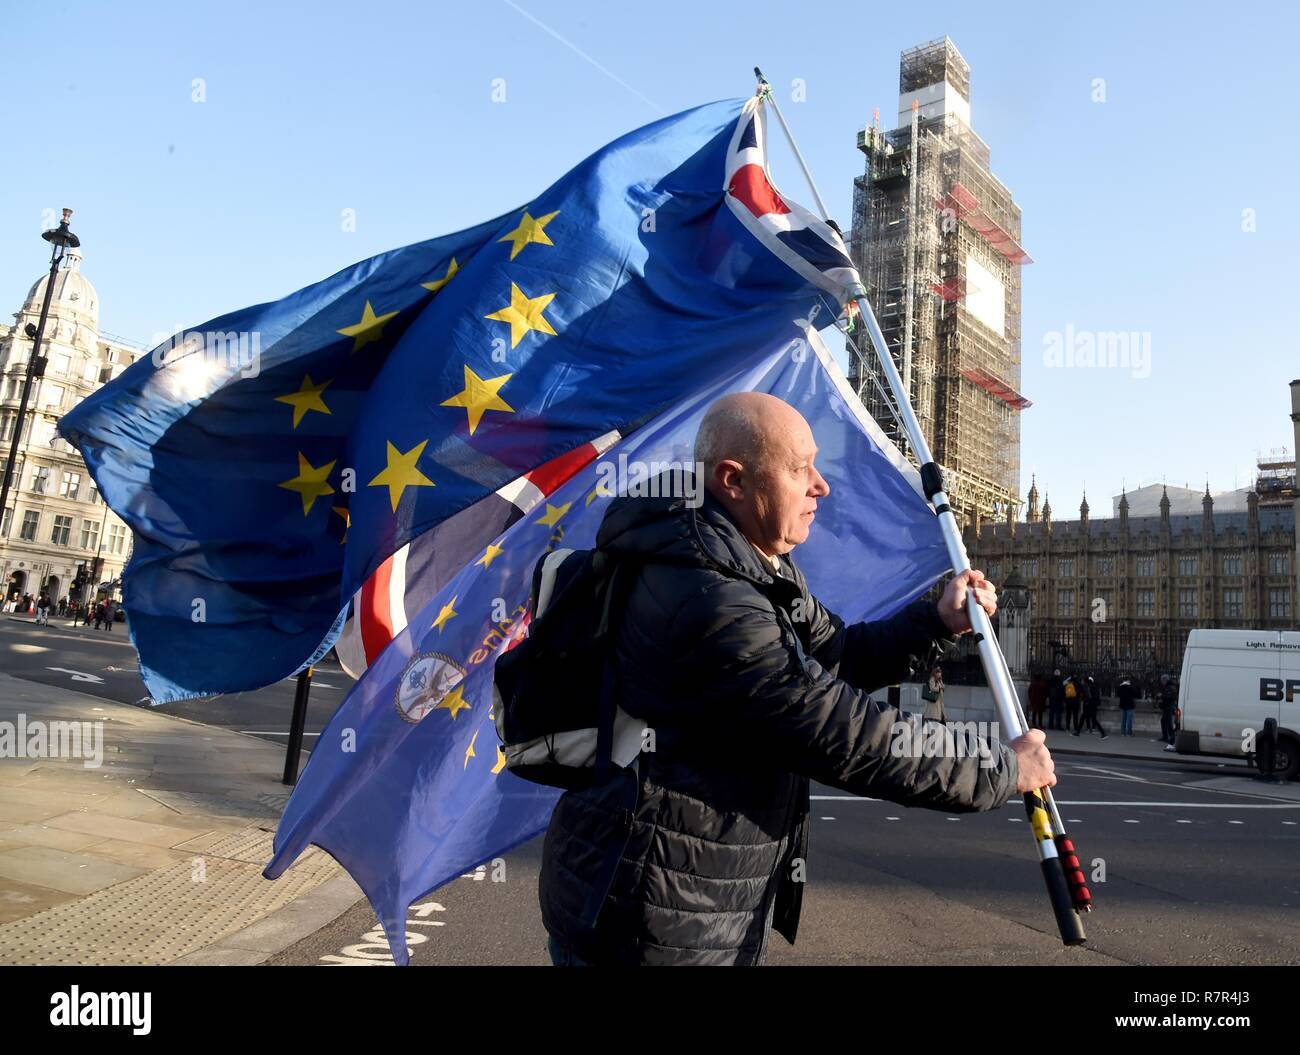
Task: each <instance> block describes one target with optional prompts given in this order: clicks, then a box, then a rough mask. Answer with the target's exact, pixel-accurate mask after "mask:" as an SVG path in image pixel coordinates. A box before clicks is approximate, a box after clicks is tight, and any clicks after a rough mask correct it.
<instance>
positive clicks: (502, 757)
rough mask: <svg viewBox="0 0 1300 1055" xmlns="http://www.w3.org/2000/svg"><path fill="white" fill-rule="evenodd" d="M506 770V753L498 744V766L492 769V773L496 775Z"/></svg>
mask: <svg viewBox="0 0 1300 1055" xmlns="http://www.w3.org/2000/svg"><path fill="white" fill-rule="evenodd" d="M505 768H506V753H505V752H504V751H502V750H501V745H500V744H497V764H496V765H495V766H493V767H492V773H493V774H494V775H495V774H497V773H500V772H501V770H503V769H505Z"/></svg>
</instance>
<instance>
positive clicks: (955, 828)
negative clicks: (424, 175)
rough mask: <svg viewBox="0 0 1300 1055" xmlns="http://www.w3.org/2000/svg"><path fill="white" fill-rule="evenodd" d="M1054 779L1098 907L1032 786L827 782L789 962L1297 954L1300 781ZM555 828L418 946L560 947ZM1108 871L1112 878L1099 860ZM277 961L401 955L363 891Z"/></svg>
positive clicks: (1267, 958) (438, 922)
mask: <svg viewBox="0 0 1300 1055" xmlns="http://www.w3.org/2000/svg"><path fill="white" fill-rule="evenodd" d="M1058 773H1059V777H1060V786H1059V788H1058V791H1059V794H1058V796H1057V799H1058V804H1059V805H1060V808H1061V812H1062V815H1063V817H1064V818H1065V820H1066V826H1067V829H1068V830H1069V832H1070V834H1071V836H1072V837H1073V839H1074V841H1075V844H1076V846H1077V847H1078V849H1079V851H1080V857H1081V860H1082V861H1083V863H1084V868H1085V871H1087V872H1088V873H1089V874H1090V877H1091V882H1090V887H1091V890H1092V892H1093V896H1094V898H1095V902H1096V909H1095V911H1094V912H1092V913H1091V914H1090V915H1089V916H1088V917H1087V918H1086V926H1087V930H1088V937H1089V941H1088V944H1087V945H1086V946H1084V947H1081V948H1070V949H1067V948H1064V947H1063V946H1062V945H1061V943H1060V940H1059V938H1058V937H1057V934H1056V929H1055V924H1054V922H1053V919H1052V915H1051V910H1050V908H1049V905H1048V902H1047V897H1046V893H1045V891H1044V889H1043V884H1042V879H1041V874H1040V872H1039V868H1038V865H1037V863H1036V857H1035V853H1034V850H1033V847H1032V845H1031V841H1030V835H1029V831H1028V823H1027V821H1026V820H1025V817H1024V810H1023V807H1022V806H1021V805H1020V803H1019V801H1018V800H1017V802H1015V803H1014V804H1008V805H1007V806H1006V807H1004V808H1003V809H1001V810H999V811H997V812H995V813H991V814H963V815H961V816H960V817H957V816H955V815H946V814H943V813H936V812H931V811H927V810H910V809H905V808H902V807H899V806H896V805H894V804H892V803H888V802H883V801H872V800H867V799H859V798H854V797H851V796H847V797H846V796H842V795H841V794H840V793H838V792H836V791H834V790H832V789H828V788H823V787H817V786H815V787H814V789H813V794H814V796H815V798H814V800H813V804H812V806H813V831H812V835H811V838H810V846H809V852H808V883H809V886H808V890H807V892H806V895H805V898H804V912H803V918H802V920H801V923H800V929H799V935H798V941H797V943H796V944H795V945H794V946H793V947H792V946H790V945H788V944H787V943H786V942H785V940H784V939H782V938H780V937H778V936H775V935H774V936H773V939H772V945H771V953H770V956H769V962H770V963H771V964H773V965H781V964H833V963H857V964H972V965H974V964H990V965H992V964H1057V963H1075V964H1096V965H1106V964H1124V963H1127V964H1193V965H1236V964H1255V963H1270V964H1296V963H1300V869H1298V868H1297V867H1296V865H1297V861H1300V786H1297V785H1294V784H1293V785H1290V786H1289V787H1288V788H1285V789H1281V790H1278V789H1273V788H1269V787H1266V786H1264V785H1261V784H1259V783H1257V782H1255V781H1253V780H1252V779H1251V778H1250V777H1249V776H1248V775H1247V771H1246V770H1245V769H1244V767H1230V768H1223V767H1220V766H1218V765H1216V764H1215V763H1213V762H1209V763H1205V764H1200V763H1188V762H1185V761H1182V762H1180V761H1175V760H1170V761H1168V762H1165V761H1152V762H1138V761H1127V760H1118V759H1104V758H1095V757H1080V756H1074V757H1069V758H1067V757H1064V756H1062V757H1061V758H1060V759H1059V760H1058ZM540 859H541V839H540V838H538V839H535V840H533V841H532V842H531V843H529V844H527V845H525V846H523V847H521V848H519V849H518V850H516V851H514V852H513V853H511V854H510V855H508V856H507V857H506V858H505V859H504V861H505V866H504V881H494V879H493V875H492V871H493V867H492V866H488V867H486V868H483V869H480V870H479V871H478V874H477V875H471V876H464V877H461V878H458V879H455V880H453V881H452V882H450V883H449V884H447V885H445V886H444V887H443V888H441V889H440V890H438V891H436V892H434V893H433V894H431V895H429V896H428V897H426V898H424V899H423V900H422V901H421V902H420V903H419V904H418V905H417V906H416V907H414V908H413V910H412V912H411V914H410V915H409V916H408V921H409V926H408V939H407V940H408V944H409V945H410V946H411V947H412V963H413V964H414V965H416V966H420V965H449V964H546V963H549V962H550V961H549V957H548V956H547V955H546V952H545V939H546V935H545V932H544V930H543V928H542V924H541V917H540V911H539V909H538V906H537V874H538V868H539V865H540ZM1103 877H1104V878H1103ZM271 962H272V963H285V964H318V965H322V966H363V965H367V964H375V965H380V964H389V963H391V960H390V959H389V957H388V955H387V946H386V945H385V943H384V941H383V938H382V936H380V935H379V933H378V931H377V930H376V929H375V916H374V913H373V912H372V911H371V910H370V908H369V906H368V905H367V904H365V903H364V902H363V903H361V904H359V905H357V906H356V907H354V908H353V909H351V910H350V911H349V912H347V913H345V914H344V915H343V916H341V917H340V918H339V919H338V920H336V921H335V922H334V923H333V924H331V925H330V926H328V927H325V928H324V929H322V930H320V931H318V932H317V933H316V934H314V935H312V936H311V937H310V938H307V939H305V940H303V941H301V942H299V943H298V944H296V945H294V946H292V947H291V948H289V949H287V950H286V951H285V952H284V953H282V954H280V955H279V956H278V957H276V958H275V959H274V960H272V961H271Z"/></svg>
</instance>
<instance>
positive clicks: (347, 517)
mask: <svg viewBox="0 0 1300 1055" xmlns="http://www.w3.org/2000/svg"><path fill="white" fill-rule="evenodd" d="M330 509H331V511H333V512H335V513H337V514H338V515H339V516H341V517H342V518H343V537H342V538H341V539H339V545H340V546H341V545H343V543H345V542H347V540H348V528H350V527H351V526H352V512H351V511H350V510H349V509H348V507H347V506H330Z"/></svg>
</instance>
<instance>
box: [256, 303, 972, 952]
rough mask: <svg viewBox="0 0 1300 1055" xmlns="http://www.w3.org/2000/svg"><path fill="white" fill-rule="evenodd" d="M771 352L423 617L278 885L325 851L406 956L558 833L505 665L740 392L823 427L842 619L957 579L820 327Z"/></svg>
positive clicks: (515, 539)
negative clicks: (545, 563) (572, 564)
mask: <svg viewBox="0 0 1300 1055" xmlns="http://www.w3.org/2000/svg"><path fill="white" fill-rule="evenodd" d="M799 321H800V322H802V321H803V320H799ZM756 351H757V352H758V353H759V354H758V355H757V356H756V357H755V361H754V362H753V363H752V365H749V366H746V367H743V368H739V369H733V370H732V371H731V372H730V373H728V374H724V375H722V376H721V377H719V378H718V379H716V380H714V381H712V382H708V383H702V384H700V385H699V386H698V387H697V388H696V390H695V391H694V392H692V393H691V394H690V395H689V396H688V397H687V398H685V399H683V400H682V401H680V402H679V403H678V404H677V405H675V406H674V407H672V408H670V409H669V410H667V411H665V412H664V413H663V414H661V415H659V416H657V417H656V418H655V419H653V420H652V421H650V422H648V423H647V424H645V425H644V426H642V427H641V428H639V429H637V430H635V431H634V432H633V433H632V434H631V435H630V436H628V437H627V438H626V439H624V440H623V441H622V442H621V443H620V444H618V445H617V446H616V447H614V448H613V449H611V450H609V451H606V452H605V453H604V454H603V455H602V456H601V457H600V458H599V459H598V460H597V461H596V462H594V463H591V464H589V465H587V466H586V467H585V468H583V469H582V470H580V471H579V472H578V473H576V474H575V475H574V476H573V477H572V478H571V479H570V480H569V481H568V482H566V483H565V484H563V485H562V486H561V487H560V488H558V489H557V490H556V491H555V492H554V493H553V494H552V495H549V496H547V498H546V500H545V502H544V503H543V504H542V505H541V506H539V507H538V508H537V509H535V510H533V511H532V512H531V513H529V514H528V515H527V516H525V517H524V518H523V519H522V520H520V521H518V522H517V523H515V524H514V525H512V526H511V527H510V528H508V529H507V530H506V531H505V532H504V533H503V534H502V535H501V536H500V537H498V538H496V539H493V540H492V541H490V542H488V543H487V544H486V545H485V546H484V547H483V550H482V552H481V553H480V554H479V555H478V558H477V559H476V560H474V561H472V562H470V563H469V564H467V566H466V567H465V568H464V569H463V570H462V571H461V572H460V573H459V574H458V575H456V576H455V577H454V578H452V580H451V581H450V582H448V583H447V584H446V585H445V586H444V587H443V588H442V589H441V590H440V591H439V592H438V594H437V595H436V596H434V597H433V598H432V599H430V601H429V603H428V604H427V605H426V606H425V607H424V609H423V610H422V611H420V612H419V613H418V614H417V615H416V616H415V617H414V618H412V619H411V621H410V623H409V625H408V626H407V627H406V629H405V630H403V631H402V632H401V633H400V634H398V635H397V637H396V638H394V640H393V642H392V644H390V645H389V646H388V648H387V649H385V650H384V652H383V653H382V654H381V655H380V656H379V657H378V659H377V660H376V661H375V662H374V663H373V664H372V665H371V666H370V667H369V668H368V669H367V671H366V673H365V675H364V677H363V678H362V679H361V681H360V682H358V684H357V686H356V687H355V688H354V689H353V690H352V692H351V693H349V695H348V697H347V698H346V699H345V700H344V702H343V704H342V706H341V707H340V708H339V710H338V712H337V713H336V714H335V715H334V717H333V718H332V719H331V721H330V723H329V724H328V725H327V726H326V728H325V730H324V731H323V732H322V733H321V735H320V738H319V740H318V741H317V743H316V747H315V749H314V750H313V751H312V755H311V761H310V762H309V763H308V765H307V768H306V770H305V771H304V772H303V775H302V777H301V779H300V780H299V782H298V785H297V787H296V788H295V789H294V792H293V796H292V797H291V798H290V800H289V804H288V806H287V808H286V810H285V813H284V817H283V818H282V820H281V823H280V828H279V831H278V832H277V834H276V838H275V856H274V858H273V859H272V861H271V863H270V864H269V865H268V867H267V869H266V873H265V874H266V875H267V876H268V878H276V877H278V876H279V875H280V874H281V873H283V871H284V870H285V869H286V868H288V867H289V866H290V865H291V864H292V863H293V862H294V860H295V859H296V858H297V857H298V856H299V855H300V854H301V853H302V852H303V850H305V849H306V848H307V846H309V845H311V844H315V845H317V846H320V847H323V848H324V849H326V850H327V851H329V853H330V854H331V855H332V856H333V857H334V858H335V859H337V860H338V861H339V863H340V864H342V865H343V866H344V867H345V868H346V869H347V870H348V872H349V873H350V874H351V875H352V877H353V878H354V879H355V880H356V881H357V884H358V885H359V886H360V887H361V889H362V890H364V891H365V893H366V896H367V897H368V898H369V899H370V903H371V905H372V906H373V907H374V909H375V912H376V915H377V916H378V918H379V920H380V922H381V924H382V925H383V927H384V931H385V933H386V935H387V937H388V941H389V946H390V948H391V950H392V955H393V958H394V960H395V961H396V962H397V963H405V962H407V948H406V945H407V940H408V939H407V925H406V920H407V914H408V910H409V909H410V907H411V905H412V904H413V903H414V902H415V901H416V900H418V899H419V898H421V897H423V896H424V895H425V894H426V893H428V892H430V891H432V890H434V889H436V888H437V887H438V886H440V885H442V884H444V883H446V882H447V881H449V880H451V879H454V878H456V877H457V876H459V875H461V874H462V873H464V872H465V871H467V870H468V869H471V868H473V867H474V866H475V865H478V864H480V863H482V862H485V861H490V860H492V859H494V858H495V857H497V856H498V855H499V854H503V853H505V852H507V851H508V850H510V849H511V848H513V847H515V846H517V845H519V844H520V843H522V842H525V841H527V840H528V839H531V838H533V837H534V836H536V835H537V834H538V833H540V832H541V831H543V830H544V829H545V828H546V825H547V822H548V820H549V818H550V815H551V811H552V809H553V807H554V805H555V802H556V800H557V799H558V798H559V795H560V791H559V790H558V789H556V788H550V787H542V786H539V785H536V784H532V783H529V782H527V781H524V780H522V779H520V778H519V777H517V776H515V775H514V774H513V773H511V772H509V771H508V770H506V769H505V759H504V754H503V752H502V749H501V746H500V741H499V739H498V737H497V733H496V728H495V724H494V717H495V715H494V714H493V710H492V707H493V693H492V671H493V667H494V665H495V663H496V660H497V659H498V657H499V656H500V655H501V654H502V652H503V651H504V650H506V649H508V648H509V647H510V646H511V643H512V642H513V641H515V640H516V639H517V638H518V637H519V636H520V635H521V634H522V633H523V632H524V630H525V622H526V616H527V614H528V613H527V603H528V593H529V589H530V586H531V581H532V570H533V567H534V565H535V564H536V563H537V561H538V560H539V559H540V558H541V557H542V556H543V555H544V554H545V553H546V552H547V551H548V550H550V549H552V548H555V547H564V548H571V549H590V548H591V547H592V546H594V544H595V539H596V533H597V530H598V529H599V527H600V522H601V519H602V518H603V516H604V514H605V510H606V508H607V507H608V505H609V503H610V501H611V500H612V499H613V497H614V496H615V495H616V494H617V493H619V487H618V484H619V482H621V483H622V485H623V487H622V490H624V491H629V492H632V493H634V488H635V487H636V486H637V480H638V476H637V472H636V469H637V467H642V468H644V467H646V466H649V465H652V464H653V463H655V462H659V463H661V464H670V463H678V464H681V463H686V464H688V465H689V464H690V460H691V458H692V448H693V443H694V438H695V434H696V432H697V431H698V429H699V424H700V420H701V419H702V417H703V416H704V413H705V411H706V410H707V409H708V407H709V406H710V404H712V403H713V401H714V400H716V399H717V398H718V397H719V396H721V395H723V394H725V393H727V392H732V391H760V392H768V393H770V394H772V395H775V396H778V397H780V398H781V399H783V400H785V401H786V402H787V403H789V404H791V405H792V406H793V407H795V408H796V409H797V410H798V411H799V412H800V413H801V414H802V415H803V416H804V418H805V419H806V420H807V421H808V423H809V425H810V426H811V428H812V431H813V435H814V437H815V438H816V441H817V444H818V447H819V448H820V450H819V452H818V468H819V469H820V470H821V472H822V474H823V475H824V476H825V478H826V480H827V482H828V483H829V484H830V488H831V490H830V495H829V497H827V498H826V499H824V500H823V501H822V502H821V504H820V505H819V507H818V510H817V522H816V524H815V525H814V526H813V529H812V532H811V534H810V535H809V538H808V541H807V542H806V543H805V544H804V545H802V546H800V547H799V549H798V551H797V552H796V553H795V554H794V557H795V559H796V560H797V561H798V563H799V566H800V567H801V568H802V569H803V571H804V573H805V575H806V576H807V578H808V582H809V586H810V587H811V589H812V591H813V593H814V595H815V596H817V597H818V599H819V600H821V601H822V602H823V603H825V604H826V605H827V606H828V607H829V608H830V609H831V610H832V611H834V612H836V613H837V614H839V615H840V616H842V617H843V618H845V619H846V620H848V621H850V622H853V621H857V620H862V619H877V618H884V617H886V616H888V615H890V614H892V613H893V612H894V611H896V610H897V609H898V608H900V607H902V606H903V605H904V604H906V603H908V602H910V601H912V600H914V599H915V598H916V597H917V596H918V595H919V594H920V593H922V592H923V591H924V590H925V589H926V588H928V587H929V586H930V585H931V584H932V583H933V582H934V580H935V579H936V578H937V577H938V576H939V575H941V574H943V572H944V571H945V570H947V568H948V556H947V551H946V549H945V547H944V544H943V540H942V536H941V535H940V532H939V527H938V521H937V519H936V518H935V516H934V513H933V512H932V510H931V509H930V507H929V505H928V503H927V502H926V501H925V499H924V497H923V496H922V492H921V487H920V481H919V478H918V474H917V473H916V471H915V470H913V469H912V468H911V467H910V466H909V465H908V464H907V463H906V461H905V460H904V459H903V458H902V456H901V455H900V454H899V453H898V451H897V450H896V449H895V448H894V447H893V445H892V444H890V442H889V441H888V440H887V439H885V437H884V436H883V435H882V434H881V433H880V431H879V429H878V428H877V427H876V425H875V423H874V422H873V421H872V420H871V418H870V417H869V416H868V415H867V413H866V412H865V410H863V408H862V404H861V403H860V402H859V401H858V399H857V397H856V396H855V395H853V393H852V392H851V391H850V389H849V387H848V384H847V382H846V381H845V380H844V377H843V374H842V373H840V371H839V368H838V367H837V366H836V365H835V364H834V362H833V360H832V359H831V357H830V355H829V354H828V353H827V352H826V350H825V348H824V347H823V346H821V344H820V342H819V340H818V338H817V334H816V333H815V331H813V330H812V329H811V328H810V327H809V328H806V329H801V328H800V326H799V322H795V321H793V320H791V321H787V322H786V323H785V324H784V325H782V326H774V327H773V329H772V331H771V332H770V333H769V335H768V337H767V339H766V340H765V341H764V342H763V343H762V344H761V345H759V346H757V348H756ZM625 467H626V471H625ZM611 481H614V482H615V486H614V487H613V488H611V486H610V483H611ZM642 482H644V481H642ZM846 569H852V574H845V570H846ZM554 691H555V693H556V694H557V695H562V694H563V693H564V692H565V691H566V686H564V685H562V684H560V685H556V686H555V687H554ZM539 933H540V931H539ZM409 940H411V941H412V942H420V941H423V940H424V939H423V938H422V937H418V936H417V937H411V938H410V939H409Z"/></svg>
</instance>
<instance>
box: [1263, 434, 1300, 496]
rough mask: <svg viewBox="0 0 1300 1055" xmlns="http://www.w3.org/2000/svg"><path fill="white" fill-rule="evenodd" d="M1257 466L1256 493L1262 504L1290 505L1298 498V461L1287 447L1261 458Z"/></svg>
mask: <svg viewBox="0 0 1300 1055" xmlns="http://www.w3.org/2000/svg"><path fill="white" fill-rule="evenodd" d="M1255 468H1256V476H1255V493H1256V494H1257V495H1259V504H1260V505H1261V506H1288V505H1290V504H1291V503H1292V502H1294V501H1295V500H1296V495H1297V491H1296V461H1295V459H1294V458H1290V457H1289V456H1288V454H1287V451H1286V450H1285V448H1279V449H1275V450H1272V451H1270V452H1269V453H1268V454H1267V455H1265V456H1264V457H1262V458H1259V459H1258V460H1257V461H1256V464H1255Z"/></svg>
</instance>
